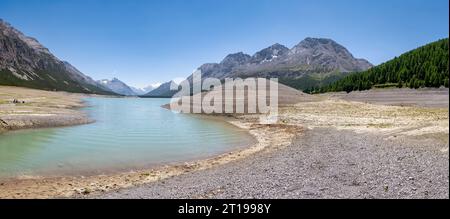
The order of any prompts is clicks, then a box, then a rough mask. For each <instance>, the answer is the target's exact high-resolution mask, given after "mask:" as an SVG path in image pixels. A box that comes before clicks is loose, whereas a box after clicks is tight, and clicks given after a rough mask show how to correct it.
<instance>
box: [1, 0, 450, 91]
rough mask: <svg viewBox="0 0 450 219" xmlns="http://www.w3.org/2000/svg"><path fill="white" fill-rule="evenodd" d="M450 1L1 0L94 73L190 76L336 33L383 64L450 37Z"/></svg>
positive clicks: (134, 80) (5, 10) (139, 82)
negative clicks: (232, 57)
mask: <svg viewBox="0 0 450 219" xmlns="http://www.w3.org/2000/svg"><path fill="white" fill-rule="evenodd" d="M448 4H449V3H448V0H327V1H326V0H158V1H156V0H153V1H152V0H128V1H125V0H103V1H101V0H0V18H2V19H4V20H6V21H7V22H9V23H11V24H12V25H13V26H15V27H16V28H18V29H19V30H21V31H22V32H24V33H25V34H26V35H29V36H33V37H35V38H37V39H38V40H39V41H40V42H41V43H42V44H43V45H45V46H46V47H48V48H49V49H50V50H51V51H52V52H53V53H54V54H55V55H56V56H58V57H59V58H61V59H63V60H67V61H69V62H70V63H72V64H73V65H74V66H76V67H77V68H78V69H80V70H81V71H82V72H84V73H86V74H88V75H89V76H92V77H93V78H94V79H103V78H112V77H118V78H119V79H121V80H123V81H125V82H126V83H128V84H130V85H132V86H138V87H143V86H146V85H148V84H152V83H156V82H164V81H169V80H171V79H173V78H177V77H185V76H187V75H189V74H190V73H192V71H193V70H194V69H196V68H197V67H199V66H200V65H201V64H203V63H207V62H219V61H221V60H222V59H223V58H224V57H225V56H226V55H227V54H229V53H234V52H240V51H242V52H245V53H249V54H253V53H255V52H257V51H258V50H260V49H263V48H265V47H268V46H270V45H272V44H274V43H281V44H283V45H286V46H287V47H292V46H294V45H295V44H297V43H299V42H300V41H301V40H303V39H304V38H306V37H326V38H332V39H334V40H335V41H337V42H338V43H340V44H342V45H344V46H345V47H347V48H348V49H349V50H350V52H352V53H353V54H354V55H355V56H356V57H358V58H365V59H367V60H369V61H370V62H372V63H373V64H380V63H382V62H384V61H387V60H389V59H391V58H393V57H395V56H397V55H400V54H401V53H403V52H406V51H408V50H411V49H414V48H416V47H418V46H421V45H424V44H426V43H429V42H432V41H435V40H437V39H440V38H445V37H448V35H449V29H448V26H449V18H448V16H449V11H448V7H449V5H448Z"/></svg>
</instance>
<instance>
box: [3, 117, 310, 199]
mask: <svg viewBox="0 0 450 219" xmlns="http://www.w3.org/2000/svg"><path fill="white" fill-rule="evenodd" d="M217 119H221V120H223V121H224V122H229V123H230V124H232V125H234V126H237V127H239V128H242V129H245V130H247V131H248V132H249V133H250V134H251V135H252V136H253V137H254V138H255V139H257V140H258V141H257V142H256V143H255V144H253V145H250V146H248V147H246V148H243V149H239V150H235V151H231V152H228V153H225V154H221V155H217V156H214V157H212V158H208V159H203V160H197V161H192V162H186V163H184V164H175V165H166V166H162V167H156V168H151V169H145V170H136V171H128V172H121V173H114V174H107V175H93V176H87V177H68V176H66V177H53V178H47V177H42V178H41V177H36V178H29V179H26V178H25V179H9V180H4V181H0V199H5V198H39V199H46V198H70V197H76V196H80V195H81V196H84V195H96V194H97V195H100V194H102V193H105V192H109V191H114V190H117V189H125V188H131V187H135V186H139V185H143V184H147V183H151V182H156V181H159V180H163V179H167V178H171V177H174V176H179V175H182V174H186V173H190V172H196V171H201V170H206V169H210V168H214V167H218V166H221V165H224V164H227V163H230V162H233V161H237V160H241V159H244V158H248V157H250V156H252V155H253V154H256V153H258V152H261V151H266V150H274V149H277V148H280V147H284V146H287V145H289V144H290V143H292V140H293V139H294V138H295V137H296V136H297V135H298V134H299V133H300V132H301V130H302V129H301V128H300V127H293V126H289V125H275V126H273V125H272V126H266V125H255V124H252V123H246V122H241V121H237V120H234V121H232V120H230V119H229V118H225V117H217ZM268 133H270V136H269V135H268Z"/></svg>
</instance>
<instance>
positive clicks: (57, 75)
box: [0, 19, 113, 94]
mask: <svg viewBox="0 0 450 219" xmlns="http://www.w3.org/2000/svg"><path fill="white" fill-rule="evenodd" d="M0 85H11V86H21V87H30V88H36V89H43V90H52V91H53V90H58V91H69V92H79V93H95V94H113V93H112V92H111V91H108V90H105V89H103V88H101V87H100V86H99V85H98V84H97V82H95V81H94V80H92V79H91V78H90V77H88V76H86V75H84V74H83V73H81V72H80V71H78V70H77V69H76V68H75V67H73V66H72V65H70V64H69V63H68V62H65V61H61V60H59V59H58V58H57V57H55V56H54V55H53V54H52V53H51V52H50V51H49V50H48V49H47V48H45V47H44V46H43V45H42V44H40V43H39V42H38V41H37V40H36V39H34V38H31V37H27V36H25V35H24V34H23V33H21V32H20V31H18V30H16V29H15V28H14V27H12V26H11V25H10V24H8V23H6V22H4V21H3V20H1V19H0Z"/></svg>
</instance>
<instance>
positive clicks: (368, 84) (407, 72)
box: [305, 38, 449, 93]
mask: <svg viewBox="0 0 450 219" xmlns="http://www.w3.org/2000/svg"><path fill="white" fill-rule="evenodd" d="M448 42H449V40H448V38H447V39H443V40H439V41H437V42H434V43H431V44H428V45H426V46H423V47H420V48H418V49H415V50H413V51H410V52H407V53H405V54H403V55H401V56H400V57H396V58H394V59H393V60H391V61H388V62H386V63H384V64H381V65H379V66H377V67H374V68H371V69H369V70H367V71H365V72H360V73H353V74H351V75H349V76H347V77H345V78H343V79H341V80H338V81H336V82H334V83H331V84H330V85H327V86H316V87H314V88H311V89H307V90H305V92H307V93H325V92H339V91H346V92H351V91H356V90H360V91H361V90H369V89H372V88H374V87H376V88H384V87H393V86H396V87H409V88H416V89H417V88H421V87H441V86H445V87H448V84H449V47H448Z"/></svg>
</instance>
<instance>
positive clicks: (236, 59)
mask: <svg viewBox="0 0 450 219" xmlns="http://www.w3.org/2000/svg"><path fill="white" fill-rule="evenodd" d="M251 58H252V57H251V56H250V55H248V54H245V53H243V52H238V53H234V54H230V55H228V56H226V57H225V59H223V61H222V62H221V63H220V64H222V65H225V66H236V65H242V64H245V63H247V62H249V61H250V59H251Z"/></svg>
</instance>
